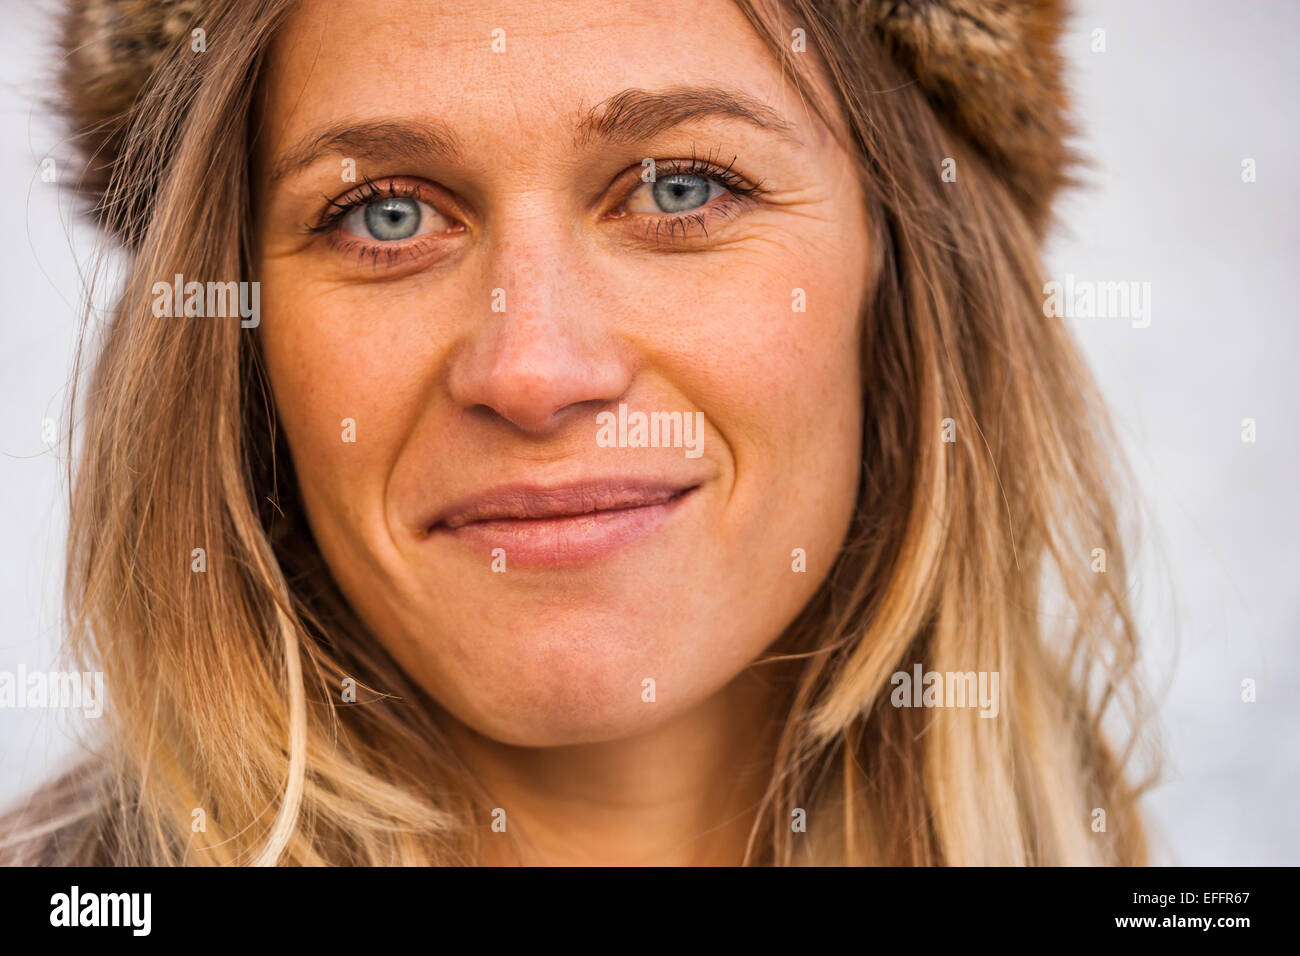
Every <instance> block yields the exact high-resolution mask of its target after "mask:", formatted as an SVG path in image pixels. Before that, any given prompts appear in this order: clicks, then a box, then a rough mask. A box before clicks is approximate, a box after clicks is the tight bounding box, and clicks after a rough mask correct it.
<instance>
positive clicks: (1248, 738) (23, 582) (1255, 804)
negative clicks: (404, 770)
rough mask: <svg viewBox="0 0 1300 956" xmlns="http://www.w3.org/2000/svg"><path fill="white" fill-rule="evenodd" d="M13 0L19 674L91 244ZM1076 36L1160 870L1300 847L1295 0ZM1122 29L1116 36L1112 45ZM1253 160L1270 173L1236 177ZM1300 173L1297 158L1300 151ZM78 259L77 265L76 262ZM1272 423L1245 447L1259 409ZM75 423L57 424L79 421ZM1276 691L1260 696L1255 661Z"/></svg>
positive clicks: (4, 251) (53, 565)
mask: <svg viewBox="0 0 1300 956" xmlns="http://www.w3.org/2000/svg"><path fill="white" fill-rule="evenodd" d="M42 9H44V10H48V9H49V4H48V2H46V3H44V4H43V5H40V6H38V5H36V4H31V3H27V2H20V0H0V10H3V30H0V224H2V226H3V228H0V297H2V301H3V308H0V670H8V671H13V670H15V669H16V668H17V666H18V664H19V663H20V662H22V663H24V664H25V665H26V666H27V667H28V669H29V670H30V669H45V668H49V667H51V666H52V665H53V661H54V654H55V647H56V643H57V641H58V637H59V620H60V619H59V611H58V589H59V579H60V573H61V567H62V565H61V561H62V535H63V531H64V528H65V524H66V518H65V513H64V504H63V501H64V497H63V496H64V493H65V486H64V478H63V470H64V465H65V458H66V456H65V454H64V449H62V447H60V448H59V449H57V451H52V450H50V449H48V448H47V447H46V446H45V445H44V444H43V443H42V441H41V424H42V420H43V419H44V418H46V417H51V418H53V417H57V416H58V415H59V414H60V412H61V410H62V403H63V398H64V394H65V392H64V390H65V385H66V381H67V376H68V373H69V369H70V360H71V355H72V346H73V342H74V334H75V328H76V308H75V307H76V303H77V300H78V297H79V289H80V287H81V281H82V279H81V272H82V271H83V270H84V268H85V263H86V262H87V261H88V260H87V256H88V253H89V251H90V249H91V248H92V242H93V236H92V235H91V234H90V232H89V230H88V229H87V228H86V227H85V226H84V225H82V224H79V223H76V222H74V221H73V219H72V216H71V213H70V207H69V204H68V201H67V198H66V197H65V196H61V195H60V193H59V191H58V189H57V188H56V187H54V186H51V185H49V184H46V183H44V182H42V181H41V180H40V177H39V174H38V173H39V165H40V162H41V160H42V158H44V156H46V155H47V153H49V152H50V151H51V150H52V149H54V147H55V146H56V144H57V137H58V133H57V131H56V130H55V129H54V128H53V127H52V126H51V123H50V121H49V116H48V113H47V111H46V110H45V109H44V107H43V106H42V105H41V101H42V99H44V98H47V97H48V96H50V95H51V94H52V93H53V85H52V82H51V81H50V80H48V79H47V78H46V77H47V76H48V71H49V69H50V68H51V65H52V64H53V62H54V60H53V55H52V53H51V47H52V41H53V33H52V31H51V21H50V19H49V17H48V16H43V15H42V14H41V13H40V10H42ZM1076 11H1077V12H1076V16H1075V19H1074V22H1073V28H1072V29H1071V31H1070V33H1069V34H1068V35H1067V37H1066V38H1065V49H1066V52H1067V55H1068V57H1069V59H1070V78H1071V83H1072V86H1073V88H1074V90H1075V97H1076V113H1077V116H1078V120H1079V125H1080V126H1081V130H1082V135H1081V139H1080V145H1081V147H1082V148H1083V150H1084V152H1085V153H1086V154H1087V155H1088V156H1089V157H1091V159H1092V164H1093V165H1092V169H1091V170H1090V171H1088V172H1086V173H1085V179H1086V186H1085V188H1083V189H1081V190H1078V191H1076V192H1074V193H1072V194H1070V195H1069V196H1067V197H1066V198H1065V200H1064V201H1063V203H1062V204H1061V206H1060V210H1061V212H1062V217H1061V219H1062V225H1061V228H1060V229H1059V230H1058V231H1057V233H1056V234H1055V235H1054V236H1053V238H1052V240H1051V241H1050V243H1049V245H1048V248H1047V253H1048V256H1047V263H1048V268H1049V272H1050V273H1051V276H1052V277H1054V278H1060V279H1063V278H1064V276H1065V274H1066V273H1072V274H1073V275H1074V276H1075V277H1076V278H1077V279H1082V280H1095V281H1138V282H1149V283H1150V284H1151V324H1150V327H1149V328H1144V329H1141V328H1133V327H1132V324H1131V322H1129V321H1128V320H1125V319H1070V320H1067V321H1069V322H1070V324H1071V326H1072V327H1073V328H1074V329H1075V331H1076V333H1077V335H1078V337H1079V340H1080V341H1081V343H1082V346H1083V348H1084V350H1085V352H1086V354H1087V356H1088V358H1089V360H1090V362H1091V364H1092V366H1093V368H1094V369H1095V370H1096V374H1097V376H1098V378H1099V379H1100V382H1101V384H1102V387H1103V390H1104V393H1105V395H1106V397H1107V399H1108V401H1109V403H1110V405H1111V408H1112V410H1113V414H1114V417H1115V421H1116V423H1117V426H1118V428H1119V430H1120V433H1121V436H1122V438H1123V441H1124V443H1125V446H1126V449H1127V452H1128V455H1129V457H1130V461H1131V463H1132V465H1133V468H1134V470H1135V472H1136V474H1137V475H1138V477H1139V479H1140V482H1141V488H1142V494H1143V500H1144V502H1145V506H1146V509H1147V512H1148V525H1147V532H1146V535H1145V536H1144V538H1143V540H1142V541H1141V542H1139V544H1140V552H1139V556H1140V560H1139V562H1138V565H1137V568H1136V570H1135V572H1134V575H1133V577H1134V580H1133V593H1134V596H1135V600H1136V601H1137V605H1138V608H1139V613H1140V619H1141V623H1142V625H1143V631H1144V638H1145V640H1146V657H1145V664H1144V666H1145V668H1146V671H1147V673H1148V675H1149V679H1150V682H1151V686H1152V691H1153V693H1154V694H1155V695H1156V697H1157V700H1158V702H1159V705H1160V727H1161V733H1162V735H1163V739H1164V742H1165V745H1166V747H1167V749H1168V757H1167V765H1166V772H1165V776H1164V782H1163V783H1162V784H1161V785H1160V786H1159V787H1158V788H1157V789H1156V790H1155V791H1154V792H1153V794H1152V796H1151V798H1150V800H1149V809H1150V811H1151V814H1152V816H1153V817H1154V819H1155V821H1156V825H1157V832H1156V834H1155V836H1156V850H1157V861H1158V862H1165V863H1183V864H1292V865H1294V864H1298V863H1300V796H1298V793H1300V733H1298V731H1300V726H1298V724H1300V721H1298V720H1297V717H1298V716H1300V693H1297V691H1300V653H1297V647H1296V638H1297V632H1298V630H1300V589H1297V586H1296V570H1297V565H1298V562H1297V558H1298V557H1300V555H1298V553H1297V543H1296V541H1297V534H1298V533H1300V520H1298V518H1300V504H1298V503H1297V495H1296V490H1297V481H1296V475H1297V472H1298V471H1300V453H1298V451H1297V447H1298V446H1297V437H1298V436H1297V432H1296V428H1297V424H1300V401H1298V397H1300V388H1298V387H1297V382H1296V379H1297V369H1296V360H1297V357H1300V329H1298V327H1297V321H1296V320H1297V310H1296V306H1295V282H1296V275H1297V270H1296V264H1295V258H1296V255H1297V253H1300V226H1298V225H1297V214H1298V213H1300V202H1298V201H1297V200H1300V195H1298V192H1300V190H1298V189H1297V164H1298V163H1300V124H1298V123H1297V116H1296V113H1297V110H1296V103H1297V93H1298V92H1300V69H1298V68H1297V66H1296V62H1295V59H1294V50H1295V46H1296V43H1297V40H1300V5H1297V4H1295V3H1289V2H1280V0H1278V2H1263V0H1249V2H1241V3H1233V4H1224V3H1222V2H1216V3H1210V2H1204V0H1201V2H1189V0H1160V2H1154V0H1142V2H1140V3H1134V2H1123V0H1108V2H1100V0H1097V2H1087V3H1080V4H1078V5H1077V6H1076ZM1097 28H1100V29H1104V30H1105V41H1106V50H1105V52H1104V53H1096V52H1093V51H1092V50H1091V45H1092V39H1093V38H1092V31H1093V30H1094V29H1097ZM1247 157H1250V158H1253V159H1254V160H1255V161H1256V163H1257V169H1258V181H1257V182H1255V183H1253V184H1245V183H1243V182H1242V181H1241V161H1242V160H1243V159H1244V158H1247ZM1288 164H1289V165H1288ZM79 263H80V265H79ZM1243 418H1253V419H1255V421H1256V422H1257V428H1258V440H1257V442H1256V443H1254V444H1245V443H1243V442H1242V440H1241V421H1242V419H1243ZM61 427H62V424H60V428H61ZM1247 677H1249V678H1253V679H1254V680H1255V681H1256V682H1257V684H1258V701H1257V702H1256V703H1253V704H1247V703H1243V702H1242V701H1241V691H1240V685H1241V681H1242V679H1243V678H1247ZM71 727H72V724H71V723H70V718H69V717H68V715H67V714H62V713H59V712H54V711H32V710H0V803H9V802H10V801H12V800H13V799H15V798H16V797H17V796H18V795H20V794H21V793H23V792H25V791H27V790H29V789H30V788H32V787H33V786H35V785H36V784H38V783H39V782H40V781H41V780H42V779H43V778H44V777H45V776H46V775H48V774H49V773H50V772H52V771H53V770H55V769H56V768H57V767H58V765H59V764H60V763H61V762H62V761H63V760H64V759H66V757H67V756H68V754H69V753H70V752H71V747H72V744H71V736H70V733H69V730H70V729H71Z"/></svg>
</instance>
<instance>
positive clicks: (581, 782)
mask: <svg viewBox="0 0 1300 956" xmlns="http://www.w3.org/2000/svg"><path fill="white" fill-rule="evenodd" d="M775 676H776V675H775V673H774V672H772V671H767V670H763V671H762V672H761V673H760V674H758V675H756V674H754V673H753V672H752V671H746V672H745V673H743V674H741V675H740V676H739V677H737V678H736V679H735V680H733V681H732V682H731V683H730V684H728V685H727V686H726V687H724V688H723V689H722V690H720V691H718V692H717V693H716V694H714V695H713V696H712V697H710V698H708V699H707V700H705V701H703V702H701V703H700V704H698V705H697V706H696V707H694V708H692V709H691V710H689V711H687V712H685V713H683V714H679V715H676V716H674V717H673V718H671V719H670V720H668V721H666V722H665V723H664V724H662V725H660V726H657V727H655V728H654V729H652V730H650V731H647V732H645V733H643V734H640V735H638V736H635V737H630V738H626V739H622V740H613V741H605V742H601V743H590V744H575V745H568V746H559V747H517V746H512V745H509V744H502V743H499V742H497V741H494V740H491V739H489V738H487V737H484V736H483V735H481V734H479V733H476V732H475V731H473V730H471V729H470V728H468V727H466V726H465V725H464V724H461V723H460V722H459V721H456V720H454V719H453V718H451V717H450V715H447V714H445V713H444V714H443V715H442V716H443V717H444V718H445V719H444V720H443V721H442V723H443V725H444V728H445V731H446V733H447V737H448V739H449V740H450V742H451V744H452V746H453V747H454V748H455V749H456V751H457V753H458V754H459V755H460V757H461V759H462V760H463V761H464V762H465V764H466V765H467V766H468V767H469V769H470V771H471V772H472V773H473V774H474V775H475V777H476V778H477V780H478V782H479V783H480V784H481V785H482V786H483V788H484V789H485V790H486V791H487V793H489V794H491V799H492V801H493V805H494V806H496V807H501V808H504V809H505V810H506V815H507V819H506V826H507V833H499V832H496V831H494V830H492V829H491V827H490V826H489V825H488V824H489V819H488V818H485V819H484V820H483V821H482V825H483V833H484V835H483V838H482V840H481V841H480V846H481V847H482V851H481V859H480V862H481V863H483V864H485V865H525V866H537V865H542V866H734V865H739V864H741V863H742V862H744V861H745V854H746V847H747V844H748V842H749V836H750V832H751V829H752V827H753V825H754V821H755V819H756V817H757V812H758V805H759V803H760V801H761V799H762V796H763V793H764V792H765V790H766V788H767V785H768V783H769V781H770V779H771V771H772V757H773V753H774V750H775V745H776V738H777V734H778V733H779V729H780V728H779V722H778V719H777V715H778V714H779V699H778V694H777V691H776V685H775V684H774V683H773V682H771V681H770V680H769V679H770V678H774V677H775ZM765 678H766V679H765ZM508 834H509V835H508Z"/></svg>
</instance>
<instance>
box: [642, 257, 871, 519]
mask: <svg viewBox="0 0 1300 956" xmlns="http://www.w3.org/2000/svg"><path fill="white" fill-rule="evenodd" d="M845 246H846V247H848V248H847V249H845V248H844V247H841V251H839V252H838V253H836V254H831V253H830V252H829V251H828V250H829V248H830V247H829V245H826V246H823V245H821V244H818V243H815V242H810V241H795V240H791V241H790V242H789V243H787V244H786V246H785V248H783V249H781V250H780V251H781V253H783V254H782V255H774V256H771V257H764V258H762V259H759V258H757V257H754V258H752V259H750V260H749V261H746V262H741V263H738V264H736V265H734V267H733V268H731V269H727V270H719V271H718V272H717V273H715V275H718V276H722V277H723V278H720V279H715V280H712V281H710V282H708V283H704V284H701V285H699V286H696V287H693V288H691V290H690V293H689V295H683V296H682V297H681V298H680V300H679V301H677V302H674V303H673V304H672V309H673V310H674V314H677V315H686V316H692V317H693V318H692V319H691V320H690V332H689V335H686V336H682V337H680V338H678V339H676V340H674V341H675V346H674V348H673V349H672V350H670V351H668V352H661V353H660V355H659V356H658V359H659V361H660V362H661V363H662V364H663V367H664V368H665V374H666V376H667V377H668V379H669V380H670V381H671V382H672V383H673V385H674V387H676V388H678V389H680V390H681V391H682V392H683V393H684V394H685V395H686V396H687V398H688V399H690V400H692V401H694V402H695V403H696V404H697V406H698V407H699V408H701V409H703V410H704V411H705V414H706V415H707V417H708V420H709V422H710V424H711V425H712V427H713V429H714V430H715V431H716V433H717V434H718V436H719V438H720V440H721V441H722V442H723V443H724V444H725V445H726V448H727V453H728V456H729V457H730V459H731V465H732V467H733V468H734V473H735V488H734V489H733V504H734V505H735V506H737V507H736V508H735V511H736V513H737V514H738V515H740V514H744V513H745V511H746V508H751V509H755V510H758V511H761V512H762V513H763V515H764V517H765V526H768V527H774V526H775V525H776V524H779V523H780V518H779V517H778V516H774V515H773V514H772V512H771V506H772V505H773V504H774V503H776V502H778V501H779V504H780V507H781V508H782V509H783V513H785V514H788V515H790V516H791V521H792V523H800V524H801V525H802V527H803V528H804V529H805V531H811V530H812V529H813V528H814V527H815V526H817V525H818V524H829V525H831V526H835V525H839V524H841V523H842V522H843V521H847V513H848V510H849V509H850V507H851V504H852V499H853V497H854V492H855V491H856V482H857V477H858V471H859V464H860V454H861V431H862V382H861V366H860V336H861V322H862V314H861V303H862V301H863V298H864V296H865V292H866V288H865V286H866V274H865V266H864V265H863V261H864V256H865V252H863V251H862V250H860V249H858V248H856V246H855V245H854V243H852V242H849V241H846V242H845ZM796 250H801V251H802V252H801V254H800V255H793V254H790V253H791V252H793V251H796ZM818 250H821V251H824V252H825V253H826V254H825V255H818V254H817V253H818ZM792 495H795V496H796V497H792ZM776 496H780V497H779V498H778V497H776ZM828 509H829V510H828Z"/></svg>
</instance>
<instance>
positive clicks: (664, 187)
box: [627, 172, 728, 216]
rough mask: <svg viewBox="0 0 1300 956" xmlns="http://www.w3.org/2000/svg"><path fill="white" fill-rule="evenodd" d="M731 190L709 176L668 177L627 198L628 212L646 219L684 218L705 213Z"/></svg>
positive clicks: (677, 175) (635, 190) (644, 184)
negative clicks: (704, 208) (654, 217)
mask: <svg viewBox="0 0 1300 956" xmlns="http://www.w3.org/2000/svg"><path fill="white" fill-rule="evenodd" d="M726 192H728V189H727V188H726V187H724V186H723V185H722V184H720V183H719V182H717V181H716V180H715V179H713V178H712V177H710V176H703V175H700V174H698V173H685V172H683V173H668V174H665V175H663V176H660V177H658V178H657V179H656V180H655V181H654V182H651V183H643V184H641V185H639V186H637V188H636V189H634V190H632V193H631V195H630V196H628V198H627V210H628V212H634V213H640V214H643V215H659V216H663V215H678V216H680V215H684V214H687V213H692V212H695V211H696V210H698V209H702V208H703V207H705V206H707V205H708V204H709V203H710V202H712V201H713V200H714V199H716V198H717V197H718V196H720V195H722V194H723V193H726Z"/></svg>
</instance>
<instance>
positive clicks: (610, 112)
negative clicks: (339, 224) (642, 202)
mask: <svg viewBox="0 0 1300 956" xmlns="http://www.w3.org/2000/svg"><path fill="white" fill-rule="evenodd" d="M705 117H722V118H726V119H732V120H739V121H741V122H744V123H747V124H749V125H750V126H753V127H755V128H757V129H761V130H764V131H766V132H770V133H775V134H777V135H778V136H780V137H781V138H782V139H784V140H786V141H787V142H789V143H791V144H792V145H795V146H798V147H800V148H802V147H803V146H804V144H803V142H802V141H801V140H800V139H799V137H798V136H797V135H796V134H795V127H794V125H793V124H792V123H790V122H789V121H788V120H786V119H785V118H784V117H783V116H782V115H781V114H780V113H779V112H777V110H775V109H773V108H772V107H770V106H768V105H766V104H765V103H762V102H760V101H759V100H757V99H755V98H754V97H752V96H750V95H748V94H747V93H742V92H740V91H739V90H728V89H723V88H721V87H702V86H679V87H672V88H669V89H664V90H637V89H630V90H623V91H622V92H620V93H616V94H614V95H613V96H611V97H609V98H607V99H605V100H603V101H602V102H601V103H599V104H597V105H596V106H594V107H592V108H591V109H590V110H586V111H585V112H584V111H582V110H579V113H578V120H577V122H576V123H575V124H574V129H573V134H574V136H573V142H574V145H575V146H586V145H589V144H590V143H592V142H593V141H597V142H603V143H609V144H626V143H633V142H639V141H641V140H646V139H651V138H653V137H654V136H656V135H659V134H660V133H663V132H666V131H667V130H670V129H672V128H674V127H676V126H680V125H682V124H684V123H688V122H690V121H691V120H695V119H701V118H705ZM462 152H463V147H462V146H461V144H460V141H459V140H458V138H457V137H456V135H455V133H454V132H452V130H451V129H450V128H449V127H448V126H447V124H445V123H443V122H442V121H440V120H432V119H422V120H419V121H399V120H383V121H378V122H368V123H346V122H345V123H336V124H334V125H332V126H328V127H326V128H324V129H322V130H318V131H314V132H312V133H309V134H307V135H306V136H305V137H303V138H302V139H301V140H299V141H298V143H297V144H296V145H295V146H293V147H292V148H291V149H289V150H287V151H286V152H285V153H284V155H283V156H281V157H280V159H279V160H278V161H277V162H276V164H275V167H274V169H273V171H272V174H271V181H272V182H277V181H278V180H281V179H283V178H284V177H286V176H289V175H291V174H292V173H295V172H298V171H299V170H301V169H304V168H306V167H307V166H310V165H311V164H312V163H314V162H316V161H317V160H319V159H321V158H322V157H324V156H328V155H331V154H340V153H341V154H345V155H347V156H349V157H351V158H355V159H367V160H392V159H425V160H427V159H429V158H430V157H434V158H438V159H443V160H446V161H454V160H456V159H457V158H459V157H460V155H461V154H462Z"/></svg>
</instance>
